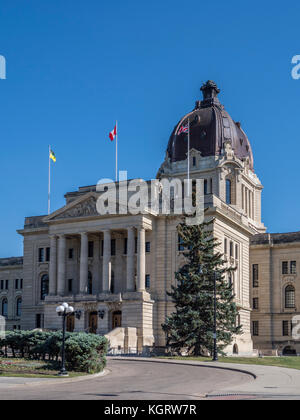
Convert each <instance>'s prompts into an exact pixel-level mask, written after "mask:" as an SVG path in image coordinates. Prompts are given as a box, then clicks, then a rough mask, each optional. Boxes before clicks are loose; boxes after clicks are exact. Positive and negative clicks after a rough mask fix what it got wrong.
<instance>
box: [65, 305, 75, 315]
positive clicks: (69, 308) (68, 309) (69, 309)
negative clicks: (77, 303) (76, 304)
mask: <svg viewBox="0 0 300 420" xmlns="http://www.w3.org/2000/svg"><path fill="white" fill-rule="evenodd" d="M66 312H67V313H68V314H72V313H73V312H74V308H73V306H68V307H67V309H66Z"/></svg>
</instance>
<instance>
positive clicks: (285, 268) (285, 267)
mask: <svg viewBox="0 0 300 420" xmlns="http://www.w3.org/2000/svg"><path fill="white" fill-rule="evenodd" d="M288 273H289V272H288V262H287V261H282V274H288Z"/></svg>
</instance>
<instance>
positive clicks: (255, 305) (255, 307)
mask: <svg viewBox="0 0 300 420" xmlns="http://www.w3.org/2000/svg"><path fill="white" fill-rule="evenodd" d="M253 309H258V297H255V298H253Z"/></svg>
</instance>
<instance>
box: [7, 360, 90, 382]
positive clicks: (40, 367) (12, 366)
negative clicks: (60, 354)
mask: <svg viewBox="0 0 300 420" xmlns="http://www.w3.org/2000/svg"><path fill="white" fill-rule="evenodd" d="M58 373H59V365H58V364H57V362H49V361H37V360H27V359H13V358H0V377H1V376H5V377H22V378H47V379H49V378H58V376H57V374H58ZM83 375H86V374H85V373H80V372H69V377H76V376H83Z"/></svg>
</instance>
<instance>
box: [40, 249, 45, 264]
mask: <svg viewBox="0 0 300 420" xmlns="http://www.w3.org/2000/svg"><path fill="white" fill-rule="evenodd" d="M44 261H45V249H44V248H39V262H44Z"/></svg>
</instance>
